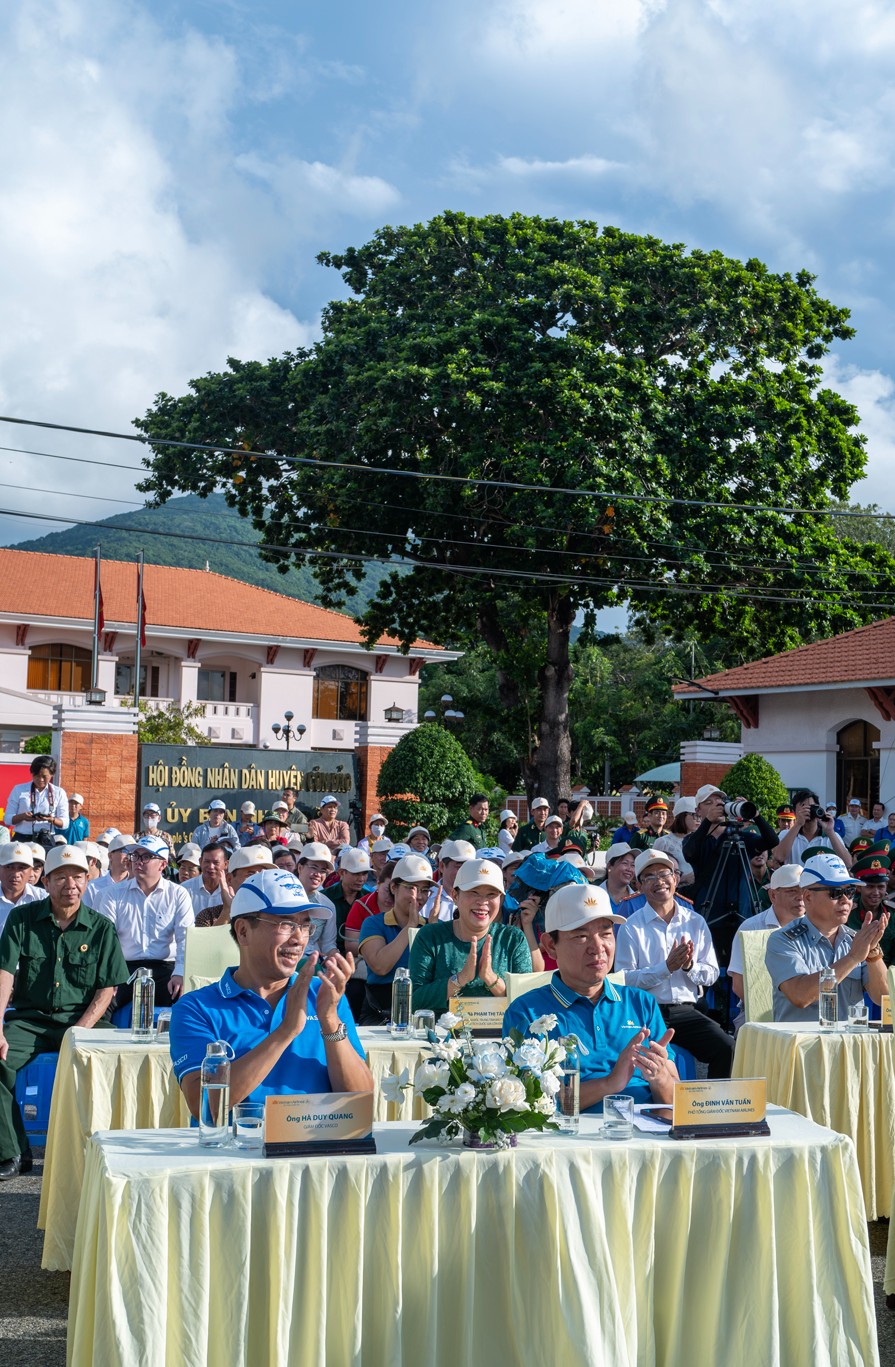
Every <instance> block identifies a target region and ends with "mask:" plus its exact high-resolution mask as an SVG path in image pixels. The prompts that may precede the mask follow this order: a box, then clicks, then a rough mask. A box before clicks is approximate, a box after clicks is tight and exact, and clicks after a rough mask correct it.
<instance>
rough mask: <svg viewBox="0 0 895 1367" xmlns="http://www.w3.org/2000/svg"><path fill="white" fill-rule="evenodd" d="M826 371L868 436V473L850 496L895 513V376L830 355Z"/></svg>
mask: <svg viewBox="0 0 895 1367" xmlns="http://www.w3.org/2000/svg"><path fill="white" fill-rule="evenodd" d="M824 371H825V376H826V379H827V380H828V382H829V384H830V386H831V388H833V389H835V390H836V392H837V393H838V394H841V395H842V397H843V398H844V399H847V400H848V402H849V403H852V404H854V405H855V407H856V408H857V410H858V412H859V413H860V415H861V425H860V429H859V430H860V431H861V432H862V433H863V435H864V436H865V437H866V438H867V457H868V459H867V475H866V476H865V478H864V479H862V480H860V481H859V482H858V483H857V484H856V485H855V486H854V488H853V489H852V490H851V493H850V494H849V499H850V500H851V501H852V502H853V503H876V504H878V505H879V507H880V508H881V509H882V510H883V512H887V513H895V380H893V378H892V376H891V375H886V374H884V373H883V372H882V371H881V370H860V369H857V368H855V367H853V366H848V365H845V364H844V363H843V362H842V361H841V360H840V359H839V358H838V357H836V356H831V357H828V358H827V362H826V363H825V366H824Z"/></svg>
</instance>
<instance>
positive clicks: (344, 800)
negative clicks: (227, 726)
mask: <svg viewBox="0 0 895 1367" xmlns="http://www.w3.org/2000/svg"><path fill="white" fill-rule="evenodd" d="M284 788H294V789H295V793H296V799H295V800H296V804H297V805H298V806H299V807H300V808H301V810H302V811H303V812H304V814H305V816H308V817H313V816H316V815H317V812H318V809H319V806H320V799H321V797H323V795H324V794H325V793H332V794H333V795H334V796H335V797H337V798H338V799H339V811H338V816H339V819H340V820H341V821H348V822H349V823H352V822H355V821H356V817H357V815H358V812H357V791H358V784H357V760H356V758H355V756H354V755H353V754H352V753H351V751H350V750H349V751H346V750H302V751H299V750H293V751H291V752H289V753H288V754H287V753H286V752H285V751H283V752H281V753H279V754H278V753H276V752H274V751H269V750H258V749H255V748H254V747H248V746H246V747H231V746H227V745H192V746H190V745H188V746H183V745H141V746H140V781H139V792H138V798H139V803H140V811H141V812H142V810H143V806H144V805H145V803H147V802H155V803H157V805H158V806H159V807H161V809H162V825H163V826H164V828H165V830H166V831H168V832H169V833H170V834H171V836H172V837H173V839H174V843H175V845H180V844H182V843H183V842H184V841H186V840H188V839H189V837H190V834H191V833H192V832H193V831H194V830H195V829H196V827H197V826H199V825H201V824H202V822H203V821H205V820H207V818H208V804H209V802H211V801H213V799H214V798H220V799H221V801H222V802H225V803H226V804H227V815H226V820H227V821H229V822H230V824H231V825H233V826H238V825H239V822H240V815H239V809H240V807H241V806H242V804H243V802H247V801H251V802H254V804H255V806H256V807H257V808H258V810H259V811H260V812H269V811H270V808H271V806H272V805H273V803H274V802H277V801H279V799H280V798H281V797H282V796H283V789H284Z"/></svg>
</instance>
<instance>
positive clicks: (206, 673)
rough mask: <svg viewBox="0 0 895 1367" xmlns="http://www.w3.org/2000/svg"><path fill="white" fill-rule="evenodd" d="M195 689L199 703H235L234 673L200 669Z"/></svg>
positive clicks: (223, 670) (230, 670)
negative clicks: (196, 689)
mask: <svg viewBox="0 0 895 1367" xmlns="http://www.w3.org/2000/svg"><path fill="white" fill-rule="evenodd" d="M197 688H198V693H197V697H198V698H199V700H200V702H236V671H235V670H232V669H200V670H199V678H198V681H197Z"/></svg>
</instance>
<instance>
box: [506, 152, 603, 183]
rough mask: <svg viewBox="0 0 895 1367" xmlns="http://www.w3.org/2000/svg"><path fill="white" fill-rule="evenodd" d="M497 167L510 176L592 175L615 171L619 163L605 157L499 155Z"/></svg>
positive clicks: (587, 176)
mask: <svg viewBox="0 0 895 1367" xmlns="http://www.w3.org/2000/svg"><path fill="white" fill-rule="evenodd" d="M497 165H498V169H499V170H501V171H507V172H509V174H510V175H511V176H581V177H584V178H590V177H592V176H602V175H605V174H606V172H607V171H617V170H619V169H620V163H619V162H617V161H607V160H606V158H605V157H589V156H583V157H567V158H566V160H565V161H543V160H540V159H539V158H538V157H531V158H525V157H499V158H498V161H497Z"/></svg>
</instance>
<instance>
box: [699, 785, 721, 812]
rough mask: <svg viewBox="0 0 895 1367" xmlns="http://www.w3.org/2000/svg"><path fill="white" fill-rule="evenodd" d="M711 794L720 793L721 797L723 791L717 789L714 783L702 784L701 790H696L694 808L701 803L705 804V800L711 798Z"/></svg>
mask: <svg viewBox="0 0 895 1367" xmlns="http://www.w3.org/2000/svg"><path fill="white" fill-rule="evenodd" d="M713 793H720V794H721V796H722V797H723V796H724V789H723V788H719V787H718V785H717V784H716V783H704V784H703V785H702V787H701V788H697V789H696V806H697V807H698V806H699V804H700V803H701V802H705V800H706V798H709V797H711V796H712V794H713Z"/></svg>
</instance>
